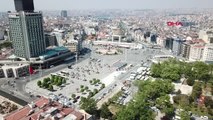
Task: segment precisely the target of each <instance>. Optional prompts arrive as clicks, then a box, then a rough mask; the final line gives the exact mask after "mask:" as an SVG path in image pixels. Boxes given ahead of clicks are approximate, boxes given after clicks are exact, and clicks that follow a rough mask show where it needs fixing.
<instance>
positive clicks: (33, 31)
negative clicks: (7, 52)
mask: <svg viewBox="0 0 213 120" xmlns="http://www.w3.org/2000/svg"><path fill="white" fill-rule="evenodd" d="M26 1H27V0H23V1H21V0H15V6H16V10H17V12H13V13H10V12H9V13H8V16H9V25H10V40H11V41H12V43H13V48H14V54H15V55H16V56H17V57H22V58H25V59H27V60H29V59H30V58H33V57H38V56H39V55H41V54H43V53H45V50H46V45H45V37H44V30H43V19H42V13H41V12H34V6H33V1H32V0H30V1H31V2H26ZM20 4H21V5H20ZM28 4H29V5H30V7H27V5H28Z"/></svg>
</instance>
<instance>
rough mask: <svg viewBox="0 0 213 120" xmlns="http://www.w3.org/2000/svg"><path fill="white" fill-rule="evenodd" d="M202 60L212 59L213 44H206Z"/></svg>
mask: <svg viewBox="0 0 213 120" xmlns="http://www.w3.org/2000/svg"><path fill="white" fill-rule="evenodd" d="M202 60H203V61H213V44H206V45H205V48H204V51H203V58H202Z"/></svg>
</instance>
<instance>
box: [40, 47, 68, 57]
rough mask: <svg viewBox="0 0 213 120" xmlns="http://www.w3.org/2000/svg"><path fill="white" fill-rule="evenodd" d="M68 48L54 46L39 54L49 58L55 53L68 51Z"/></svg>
mask: <svg viewBox="0 0 213 120" xmlns="http://www.w3.org/2000/svg"><path fill="white" fill-rule="evenodd" d="M68 51H69V49H67V48H66V47H63V46H61V47H54V48H50V49H47V51H46V53H44V54H43V55H41V56H40V57H44V58H45V59H46V58H50V57H53V56H56V55H59V54H60V53H64V52H68Z"/></svg>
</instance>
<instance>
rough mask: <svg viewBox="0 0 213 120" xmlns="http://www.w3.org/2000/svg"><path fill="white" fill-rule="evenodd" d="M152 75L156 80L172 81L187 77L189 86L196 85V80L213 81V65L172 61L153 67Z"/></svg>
mask: <svg viewBox="0 0 213 120" xmlns="http://www.w3.org/2000/svg"><path fill="white" fill-rule="evenodd" d="M151 74H152V76H153V77H156V78H163V79H170V80H172V81H178V80H180V78H181V77H182V76H184V77H186V78H187V79H188V80H187V83H188V84H189V85H193V84H194V80H201V81H204V82H208V81H210V80H211V81H212V79H213V65H211V64H210V65H208V64H205V63H204V62H193V63H187V62H181V61H178V60H176V59H170V60H168V61H164V62H162V63H158V64H153V65H152V66H151Z"/></svg>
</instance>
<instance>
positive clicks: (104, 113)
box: [80, 97, 113, 120]
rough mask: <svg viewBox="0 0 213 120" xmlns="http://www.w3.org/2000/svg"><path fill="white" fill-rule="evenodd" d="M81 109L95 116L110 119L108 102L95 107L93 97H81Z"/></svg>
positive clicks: (95, 103)
mask: <svg viewBox="0 0 213 120" xmlns="http://www.w3.org/2000/svg"><path fill="white" fill-rule="evenodd" d="M80 107H81V109H84V110H85V111H86V112H87V113H89V114H92V115H95V116H96V117H97V118H100V117H102V118H105V119H109V120H111V119H112V116H113V114H112V113H111V112H110V110H109V108H108V104H107V103H104V104H103V105H102V106H101V108H100V109H99V110H98V109H97V102H96V101H95V100H94V99H93V98H84V97H81V101H80Z"/></svg>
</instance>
